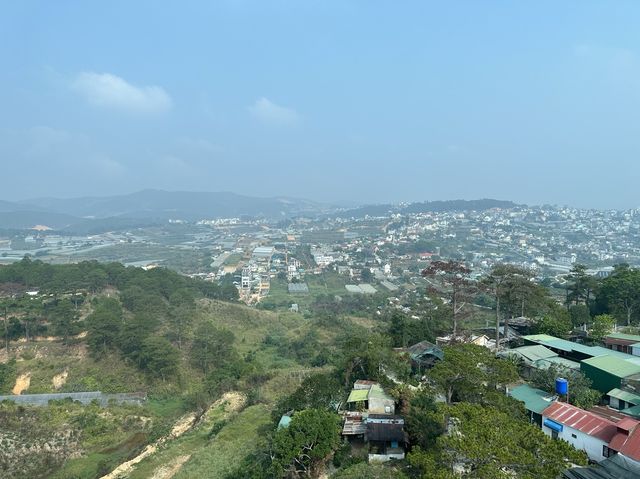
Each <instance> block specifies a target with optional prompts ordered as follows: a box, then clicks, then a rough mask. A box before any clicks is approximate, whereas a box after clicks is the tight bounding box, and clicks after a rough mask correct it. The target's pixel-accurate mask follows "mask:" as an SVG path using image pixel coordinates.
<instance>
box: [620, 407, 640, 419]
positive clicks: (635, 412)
mask: <svg viewBox="0 0 640 479" xmlns="http://www.w3.org/2000/svg"><path fill="white" fill-rule="evenodd" d="M621 412H622V413H624V414H627V415H629V416H633V417H637V418H640V406H632V407H628V408H626V409H623V410H622V411H621Z"/></svg>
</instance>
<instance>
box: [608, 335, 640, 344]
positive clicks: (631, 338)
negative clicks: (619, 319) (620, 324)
mask: <svg viewBox="0 0 640 479" xmlns="http://www.w3.org/2000/svg"><path fill="white" fill-rule="evenodd" d="M607 338H613V339H624V340H625V341H635V342H636V343H638V342H640V336H638V335H637V334H625V333H611V334H607V336H606V337H605V338H604V339H605V341H606V340H607Z"/></svg>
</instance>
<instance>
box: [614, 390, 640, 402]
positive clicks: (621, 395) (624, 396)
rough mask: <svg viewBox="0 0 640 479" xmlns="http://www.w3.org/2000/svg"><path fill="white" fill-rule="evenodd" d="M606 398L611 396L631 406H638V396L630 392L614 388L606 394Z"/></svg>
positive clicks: (639, 397) (639, 399)
mask: <svg viewBox="0 0 640 479" xmlns="http://www.w3.org/2000/svg"><path fill="white" fill-rule="evenodd" d="M607 396H611V397H612V398H616V399H620V400H622V401H625V402H629V403H631V404H633V405H636V406H637V405H638V404H640V395H638V394H636V393H632V392H631V391H625V390H623V389H619V388H614V389H612V390H611V391H609V392H608V393H607Z"/></svg>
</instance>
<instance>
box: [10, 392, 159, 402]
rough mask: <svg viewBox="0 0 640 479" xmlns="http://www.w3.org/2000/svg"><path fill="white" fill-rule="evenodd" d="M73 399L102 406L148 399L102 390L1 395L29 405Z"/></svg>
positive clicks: (140, 395) (143, 396)
mask: <svg viewBox="0 0 640 479" xmlns="http://www.w3.org/2000/svg"><path fill="white" fill-rule="evenodd" d="M63 399H71V400H73V401H78V402H80V403H82V404H89V403H91V402H92V401H97V402H98V403H99V404H100V405H101V406H107V405H108V404H109V402H111V401H113V402H115V403H116V404H142V403H143V402H144V401H145V400H146V395H145V394H143V393H116V394H104V393H101V392H100V391H88V392H81V393H51V394H21V395H10V396H0V401H13V402H15V403H16V404H26V405H28V406H47V405H49V401H60V400H63Z"/></svg>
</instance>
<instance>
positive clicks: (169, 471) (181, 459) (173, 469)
mask: <svg viewBox="0 0 640 479" xmlns="http://www.w3.org/2000/svg"><path fill="white" fill-rule="evenodd" d="M190 458H191V454H187V455H185V456H178V457H176V458H175V459H174V460H173V461H171V462H170V463H169V464H167V465H166V466H161V467H159V468H158V469H156V471H155V472H154V473H153V476H151V479H171V478H172V477H173V476H175V475H176V473H177V472H178V471H179V470H180V468H181V467H182V465H183V464H184V463H185V462H187V461H188V460H189V459H190Z"/></svg>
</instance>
